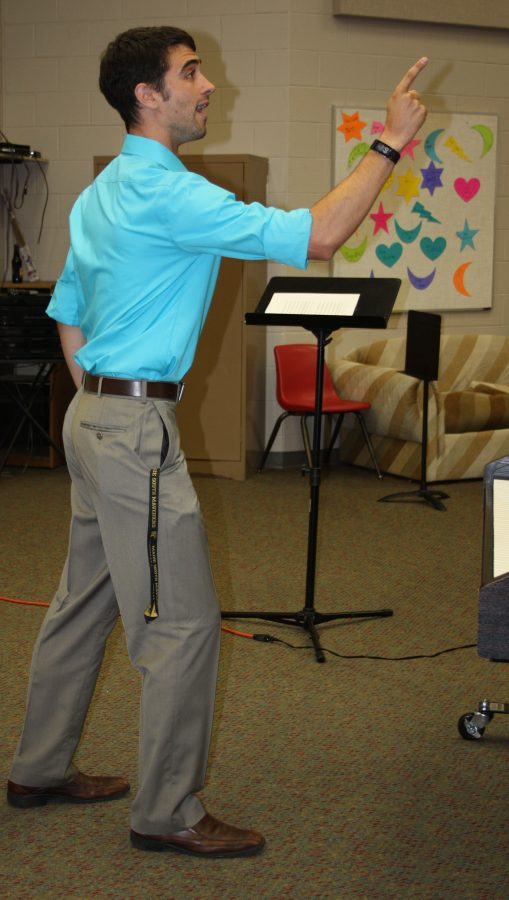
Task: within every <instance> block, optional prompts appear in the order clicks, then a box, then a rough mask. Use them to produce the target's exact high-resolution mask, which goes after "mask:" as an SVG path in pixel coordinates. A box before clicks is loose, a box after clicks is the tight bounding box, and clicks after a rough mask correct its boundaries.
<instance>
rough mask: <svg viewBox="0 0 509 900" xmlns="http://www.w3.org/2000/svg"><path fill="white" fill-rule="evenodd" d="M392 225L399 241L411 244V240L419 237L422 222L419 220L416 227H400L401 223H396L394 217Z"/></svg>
mask: <svg viewBox="0 0 509 900" xmlns="http://www.w3.org/2000/svg"><path fill="white" fill-rule="evenodd" d="M394 227H395V229H396V234H397V235H398V237H399V239H400V241H403V243H404V244H413V242H414V241H415V240H416V239H417V238H418V237H419V234H420V231H421V228H422V222H419V224H418V225H417V227H416V228H409V229H406V228H402V227H401V225H398V223H397V221H396V219H395V220H394Z"/></svg>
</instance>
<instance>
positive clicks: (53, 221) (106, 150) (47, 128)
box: [0, 0, 509, 449]
mask: <svg viewBox="0 0 509 900" xmlns="http://www.w3.org/2000/svg"><path fill="white" fill-rule="evenodd" d="M141 8H142V9H143V16H142V17H141V14H140V10H141ZM1 16H2V19H1V22H2V33H1V57H2V105H1V116H2V118H1V127H2V129H3V131H4V133H5V134H6V135H7V136H8V138H9V139H10V140H13V141H16V142H23V143H28V144H30V145H31V146H32V147H33V148H35V149H38V150H40V151H41V152H42V154H43V156H44V157H45V158H47V160H48V163H47V164H46V165H45V167H44V169H45V172H46V174H47V178H48V183H49V187H50V198H49V202H48V207H47V210H46V215H45V226H44V230H43V233H42V237H41V240H40V243H37V234H38V227H39V223H40V218H41V214H42V208H43V203H44V182H43V178H42V175H41V173H40V172H39V170H38V169H37V167H35V166H31V167H30V172H31V175H30V181H29V184H28V192H27V194H26V197H25V199H24V203H23V207H22V209H21V210H20V212H19V218H20V221H21V224H22V227H23V228H24V230H25V232H26V237H27V239H28V241H29V243H30V244H31V246H32V249H33V251H34V255H35V257H36V262H37V265H38V269H39V272H40V275H41V277H42V278H44V279H52V278H55V277H57V276H58V274H59V272H60V269H61V267H62V264H63V261H64V259H65V253H66V250H67V240H68V232H67V218H68V214H69V210H70V207H71V205H72V203H73V201H74V199H75V197H76V195H77V193H78V192H79V191H80V190H81V189H82V188H83V187H85V185H86V184H87V183H88V182H89V181H90V179H91V176H92V157H93V156H94V155H101V154H114V153H116V152H117V151H118V149H119V147H120V144H121V141H122V136H123V127H122V126H121V125H120V124H119V123H118V121H117V116H116V114H115V113H114V112H113V111H112V110H110V108H109V107H108V105H107V104H106V102H105V101H104V100H103V98H102V96H101V95H100V93H99V91H98V89H97V69H98V57H99V54H100V52H101V50H102V49H103V48H104V47H105V45H106V44H107V42H108V41H109V40H110V39H111V38H112V37H114V36H115V34H117V33H118V32H119V31H121V30H123V29H125V28H129V27H132V26H134V25H137V24H161V23H165V24H176V25H180V26H181V27H184V28H186V29H187V30H189V31H190V32H191V33H192V34H193V35H194V36H195V37H196V39H197V42H198V45H199V49H200V53H201V55H202V58H203V61H204V69H205V71H206V73H207V75H208V76H209V77H210V78H211V80H213V81H214V82H215V83H216V85H217V92H216V94H215V97H214V102H213V105H212V107H211V114H210V119H209V130H208V135H207V138H206V139H205V141H203V142H201V144H200V145H194V146H193V145H190V146H189V147H188V148H186V149H187V151H188V152H196V150H197V149H198V147H199V149H200V152H201V151H204V152H206V151H209V152H212V153H221V152H232V153H235V152H242V153H255V154H258V155H261V156H267V157H269V159H270V176H269V185H268V191H269V194H268V196H269V202H270V203H273V204H275V205H280V206H283V207H286V208H293V207H295V206H302V205H310V204H311V203H313V202H314V200H315V199H317V197H318V196H320V195H321V194H323V193H324V192H325V191H327V189H328V187H329V185H330V173H331V147H332V135H331V108H332V106H334V105H341V104H345V105H356V104H358V105H365V106H366V105H367V106H370V105H372V106H383V105H385V102H386V98H387V95H388V93H389V92H390V90H391V89H392V88H393V86H394V84H395V83H396V81H397V80H398V79H399V78H400V76H401V74H402V73H403V72H404V71H405V69H406V68H407V67H408V66H409V65H410V64H411V63H412V62H413V61H414V60H415V59H416V58H417V57H419V56H422V55H423V54H426V55H428V56H429V57H430V58H431V60H432V63H431V65H430V66H429V68H428V70H427V71H426V72H425V73H423V76H422V77H421V79H420V81H419V89H420V90H421V92H422V93H423V94H424V96H425V98H426V101H427V103H428V105H429V107H430V109H432V110H436V111H446V110H450V111H454V112H462V111H465V112H483V113H490V114H492V113H494V114H497V115H498V116H499V144H498V173H497V207H496V244H495V273H494V274H495V279H494V302H493V308H492V309H491V310H490V311H475V312H471V313H456V314H454V315H453V314H448V315H445V316H444V328H446V329H447V330H453V331H465V330H472V331H504V332H506V333H507V332H508V331H509V303H508V301H509V288H508V286H507V285H508V284H509V58H508V54H507V32H501V33H498V32H496V31H494V30H484V29H483V30H477V29H469V28H459V27H449V26H438V25H424V24H418V23H411V24H409V25H405V24H403V23H398V22H383V21H377V20H370V19H359V20H356V19H353V18H351V19H344V18H335V17H334V16H333V15H332V0H144V3H143V4H142V5H140V3H139V2H138V0H87V2H86V3H85V2H83V0H79V2H78V0H1ZM7 170H10V167H9V166H4V168H3V172H2V174H1V175H0V177H2V178H3V179H4V180H5V179H10V177H11V173H10V171H7ZM24 178H25V173H24V172H21V171H20V172H18V180H19V182H20V190H21V189H22V187H23V182H24ZM270 274H293V273H292V272H288V270H285V269H283V268H282V267H278V266H276V265H272V266H271V267H270ZM308 274H309V275H315V274H323V275H327V274H328V266H327V265H326V264H312V265H310V267H309V269H308ZM400 318H401V317H400ZM391 327H392V328H394V329H395V333H397V332H398V331H401V329H402V328H403V327H404V323H403V320H402V319H401V321H399V319H398V318H395V321H394V322H392V323H391ZM368 338H369V335H367V334H366V333H365V332H362V333H361V332H354V331H349V332H347V331H345V332H344V333H339V334H338V335H336V338H335V340H334V344H333V347H332V350H331V352H332V353H339V354H340V353H342V352H344V350H345V349H348V348H349V347H350V346H352V344H353V343H359V342H360V341H361V340H362V341H364V340H366V339H368ZM303 339H304V340H306V339H307V338H306V336H305V335H304V334H303V333H302V332H286V333H281V332H279V331H277V330H271V332H269V333H268V345H269V354H268V359H269V361H271V349H270V348H271V347H272V346H273V345H274V344H275V343H278V342H281V341H287V342H288V341H293V340H303ZM266 390H267V397H268V398H272V397H273V395H274V372H273V368H272V366H271V365H269V368H268V372H267V386H266ZM276 413H277V408H276V405H275V403H274V402H273V401H272V400H271V399H269V402H268V404H267V429H268V430H269V429H270V426H271V423H272V421H273V419H274V418H275V415H276ZM299 444H300V439H299V437H298V435H297V432H296V431H294V430H292V428H291V427H288V429H287V436H286V437H282V438H281V441H280V442H279V445H278V447H277V448H276V449H282V448H283V447H284V448H288V447H293V446H294V445H296V446H299Z"/></svg>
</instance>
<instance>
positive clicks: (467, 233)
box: [456, 219, 479, 253]
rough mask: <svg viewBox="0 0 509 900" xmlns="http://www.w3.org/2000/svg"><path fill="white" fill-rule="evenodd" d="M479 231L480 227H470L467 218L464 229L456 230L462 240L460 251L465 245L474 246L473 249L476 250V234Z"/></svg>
mask: <svg viewBox="0 0 509 900" xmlns="http://www.w3.org/2000/svg"><path fill="white" fill-rule="evenodd" d="M478 231H479V229H478V228H470V226H469V224H468V221H467V219H465V224H464V226H463V229H462V230H461V231H457V232H456V235H457V237H459V239H460V241H461V247H460V253H461V251H462V250H464V249H465V247H472V250H475V244H474V235H476V234H477V232H478Z"/></svg>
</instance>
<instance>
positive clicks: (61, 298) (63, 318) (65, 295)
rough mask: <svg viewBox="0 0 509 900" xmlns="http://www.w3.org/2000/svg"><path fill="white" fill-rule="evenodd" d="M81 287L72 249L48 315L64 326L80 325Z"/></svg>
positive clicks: (56, 287) (56, 286) (48, 309)
mask: <svg viewBox="0 0 509 900" xmlns="http://www.w3.org/2000/svg"><path fill="white" fill-rule="evenodd" d="M79 297H80V287H79V284H78V279H77V277H76V271H75V268H74V256H73V252H72V248H71V249H70V250H69V253H68V254H67V259H66V262H65V266H64V269H63V272H62V274H61V276H60V278H59V279H58V281H57V283H56V285H55V290H54V291H53V296H52V298H51V300H50V303H49V305H48V307H47V309H46V313H47V315H48V316H50V317H51V318H52V319H56V321H57V322H61V323H62V325H80V322H81V316H80V302H79Z"/></svg>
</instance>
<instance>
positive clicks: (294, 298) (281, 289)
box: [245, 277, 401, 333]
mask: <svg viewBox="0 0 509 900" xmlns="http://www.w3.org/2000/svg"><path fill="white" fill-rule="evenodd" d="M400 285H401V280H400V279H399V278H376V279H375V278H298V277H297V278H285V277H275V278H271V280H270V281H269V283H268V285H267V287H266V288H265V291H264V292H263V295H262V297H261V299H260V301H259V303H258V306H257V308H256V310H255V312H252V313H246V315H245V321H246V324H247V325H283V326H284V325H300V326H302V327H303V328H307V329H309V330H310V331H315V330H316V328H320V330H324V331H327V332H329V333H330V332H332V331H336V330H337V329H338V328H345V327H347V328H386V327H387V322H388V319H389V316H390V315H391V312H392V308H393V306H394V303H395V301H396V296H397V293H398V290H399V287H400Z"/></svg>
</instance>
